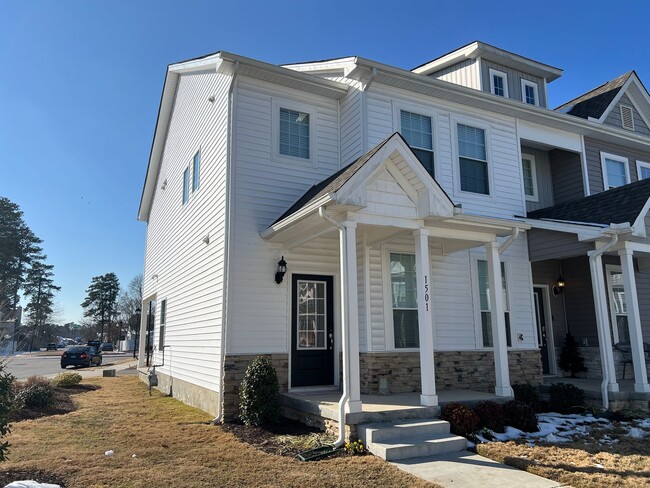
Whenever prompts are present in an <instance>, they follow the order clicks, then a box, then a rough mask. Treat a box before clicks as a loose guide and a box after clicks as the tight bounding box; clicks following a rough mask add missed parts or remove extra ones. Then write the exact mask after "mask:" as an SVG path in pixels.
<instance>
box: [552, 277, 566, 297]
mask: <svg viewBox="0 0 650 488" xmlns="http://www.w3.org/2000/svg"><path fill="white" fill-rule="evenodd" d="M565 286H566V281H564V278H562V276H560V277H559V278H558V279H557V282H556V283H555V286H554V287H553V296H555V297H556V296H558V295H559V294H560V293H562V292H564V287H565Z"/></svg>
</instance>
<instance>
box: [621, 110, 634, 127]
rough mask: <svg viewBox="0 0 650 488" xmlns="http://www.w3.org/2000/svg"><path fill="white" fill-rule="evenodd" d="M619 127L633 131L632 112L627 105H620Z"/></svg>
mask: <svg viewBox="0 0 650 488" xmlns="http://www.w3.org/2000/svg"><path fill="white" fill-rule="evenodd" d="M621 125H622V126H623V129H627V130H634V112H633V111H632V107H630V106H629V105H621Z"/></svg>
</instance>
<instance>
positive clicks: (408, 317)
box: [390, 253, 420, 349]
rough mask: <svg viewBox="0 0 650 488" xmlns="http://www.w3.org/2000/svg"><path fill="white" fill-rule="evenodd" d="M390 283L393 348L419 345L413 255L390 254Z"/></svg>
mask: <svg viewBox="0 0 650 488" xmlns="http://www.w3.org/2000/svg"><path fill="white" fill-rule="evenodd" d="M390 285H391V294H392V306H393V337H394V340H395V348H396V349H404V348H412V347H419V346H420V336H419V332H418V304H417V297H416V286H417V284H416V278H415V255H413V254H402V253H391V254H390Z"/></svg>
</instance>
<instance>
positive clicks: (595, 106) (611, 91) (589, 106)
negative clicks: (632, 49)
mask: <svg viewBox="0 0 650 488" xmlns="http://www.w3.org/2000/svg"><path fill="white" fill-rule="evenodd" d="M632 73H634V71H629V72H627V73H625V74H622V75H621V76H619V77H618V78H614V79H613V80H610V81H608V82H607V83H603V84H602V85H600V86H599V87H597V88H594V89H593V90H590V91H588V92H587V93H585V94H583V95H580V96H579V97H577V98H574V99H573V100H570V101H568V102H567V103H565V104H562V105H560V106H559V107H557V108H556V109H555V110H556V111H557V112H564V113H567V114H569V115H574V116H575V117H580V118H582V119H588V118H589V117H592V118H594V119H599V118H600V117H601V115H603V113H604V112H605V110H607V107H609V105H610V104H611V103H612V100H614V98H615V97H616V95H617V94H618V92H619V91H620V90H621V87H622V86H623V85H624V84H625V82H626V81H627V80H628V78H629V77H630V76H631V75H632Z"/></svg>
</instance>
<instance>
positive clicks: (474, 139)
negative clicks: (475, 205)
mask: <svg viewBox="0 0 650 488" xmlns="http://www.w3.org/2000/svg"><path fill="white" fill-rule="evenodd" d="M458 155H459V164H460V189H461V190H462V191H469V192H473V193H482V194H484V195H489V194H490V188H489V183H488V163H487V151H486V148H485V131H484V130H483V129H478V128H476V127H470V126H467V125H463V124H458Z"/></svg>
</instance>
